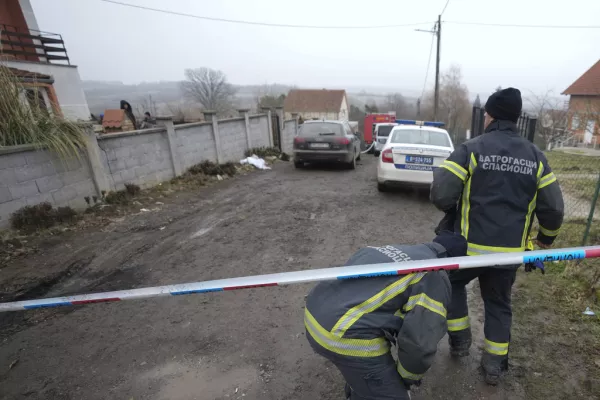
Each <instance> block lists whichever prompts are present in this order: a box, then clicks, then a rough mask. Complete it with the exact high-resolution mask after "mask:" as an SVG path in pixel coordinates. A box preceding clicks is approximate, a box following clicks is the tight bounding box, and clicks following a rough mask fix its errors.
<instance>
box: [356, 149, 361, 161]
mask: <svg viewBox="0 0 600 400" xmlns="http://www.w3.org/2000/svg"><path fill="white" fill-rule="evenodd" d="M356 161H360V151H359V152H358V157H356Z"/></svg>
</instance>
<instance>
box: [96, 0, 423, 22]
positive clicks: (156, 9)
mask: <svg viewBox="0 0 600 400" xmlns="http://www.w3.org/2000/svg"><path fill="white" fill-rule="evenodd" d="M100 1H103V2H105V3H112V4H117V5H120V6H125V7H131V8H137V9H141V10H146V11H154V12H160V13H163V14H171V15H178V16H180V17H188V18H196V19H203V20H207V21H216V22H229V23H233V24H243V25H257V26H270V27H274V28H302V29H384V28H400V27H404V26H417V25H425V24H430V23H431V22H413V23H407V24H395V25H371V26H323V25H294V24H274V23H269V22H257V21H244V20H236V19H227V18H214V17H204V16H200V15H193V14H187V13H182V12H176V11H169V10H163V9H159V8H152V7H146V6H139V5H136V4H129V3H122V2H120V1H115V0H100Z"/></svg>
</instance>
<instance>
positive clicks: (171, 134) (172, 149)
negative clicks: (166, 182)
mask: <svg viewBox="0 0 600 400" xmlns="http://www.w3.org/2000/svg"><path fill="white" fill-rule="evenodd" d="M156 125H158V126H162V127H164V128H165V129H166V130H167V143H168V145H169V154H170V155H171V165H172V166H173V173H174V174H175V176H179V175H181V174H182V173H183V171H182V169H181V165H180V164H179V157H178V155H177V143H175V126H174V125H173V117H172V116H163V117H156Z"/></svg>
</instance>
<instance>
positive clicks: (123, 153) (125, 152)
mask: <svg viewBox="0 0 600 400" xmlns="http://www.w3.org/2000/svg"><path fill="white" fill-rule="evenodd" d="M130 155H131V151H130V150H129V148H128V147H119V148H118V149H116V150H115V157H116V159H117V160H121V159H126V158H129V156H130Z"/></svg>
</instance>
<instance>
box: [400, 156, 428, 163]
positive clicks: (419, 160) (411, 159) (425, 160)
mask: <svg viewBox="0 0 600 400" xmlns="http://www.w3.org/2000/svg"><path fill="white" fill-rule="evenodd" d="M406 162H407V164H425V165H433V157H423V156H406Z"/></svg>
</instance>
